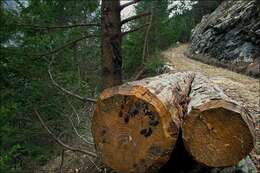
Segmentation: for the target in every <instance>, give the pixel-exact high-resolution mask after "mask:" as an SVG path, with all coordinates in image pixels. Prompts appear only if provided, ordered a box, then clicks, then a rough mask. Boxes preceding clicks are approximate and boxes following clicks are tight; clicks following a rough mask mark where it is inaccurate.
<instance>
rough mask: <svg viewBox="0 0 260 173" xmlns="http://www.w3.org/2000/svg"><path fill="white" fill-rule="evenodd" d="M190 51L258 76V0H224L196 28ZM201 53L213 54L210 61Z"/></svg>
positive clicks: (259, 63)
mask: <svg viewBox="0 0 260 173" xmlns="http://www.w3.org/2000/svg"><path fill="white" fill-rule="evenodd" d="M190 51H191V55H192V56H194V58H196V59H201V60H202V61H206V62H207V61H208V62H211V61H212V62H211V63H216V64H218V65H221V66H225V67H228V68H231V69H232V70H235V71H239V72H243V73H246V74H249V75H253V76H256V77H257V76H258V77H259V76H260V70H259V65H260V5H259V1H258V0H250V1H242V0H239V1H238V0H229V1H224V2H223V3H222V4H221V5H220V6H219V7H218V8H217V9H216V10H215V11H214V12H213V13H211V14H210V15H206V16H204V17H203V19H202V21H201V22H200V23H199V24H198V25H197V26H196V27H195V28H194V30H193V32H192V36H191V47H190ZM196 54H199V55H196ZM200 54H209V55H211V56H212V57H211V58H209V60H210V61H209V60H208V59H202V58H203V56H200Z"/></svg>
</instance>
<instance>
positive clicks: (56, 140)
mask: <svg viewBox="0 0 260 173" xmlns="http://www.w3.org/2000/svg"><path fill="white" fill-rule="evenodd" d="M34 113H35V115H36V116H37V118H38V119H39V121H40V123H41V125H42V127H43V128H44V129H45V130H46V131H47V132H48V134H49V135H50V136H51V137H52V138H53V140H54V141H55V142H56V143H57V144H59V145H60V146H62V147H63V148H66V149H68V150H70V151H74V152H79V153H83V154H86V155H89V156H92V157H97V155H96V154H95V153H93V152H90V151H85V150H81V149H79V148H74V147H71V146H69V145H67V144H65V143H63V142H62V141H61V140H60V139H58V138H57V137H56V136H55V134H54V133H53V132H52V131H51V130H50V129H49V128H48V126H47V125H46V124H45V122H44V121H43V119H42V118H41V115H40V114H39V112H38V111H37V110H36V109H35V110H34Z"/></svg>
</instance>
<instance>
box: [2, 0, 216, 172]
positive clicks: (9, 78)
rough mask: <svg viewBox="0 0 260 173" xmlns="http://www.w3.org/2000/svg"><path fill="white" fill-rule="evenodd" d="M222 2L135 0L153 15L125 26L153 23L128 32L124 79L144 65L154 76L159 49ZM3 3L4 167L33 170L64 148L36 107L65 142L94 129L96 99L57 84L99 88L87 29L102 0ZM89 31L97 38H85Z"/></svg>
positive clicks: (87, 90)
mask: <svg viewBox="0 0 260 173" xmlns="http://www.w3.org/2000/svg"><path fill="white" fill-rule="evenodd" d="M219 3H220V0H215V1H212V0H211V1H202V0H201V1H196V2H195V1H178V3H176V1H172V0H160V1H149V0H144V1H141V2H139V3H138V4H136V5H135V6H134V9H135V13H139V12H143V11H151V12H152V15H151V16H147V17H143V18H140V19H138V20H134V21H131V22H130V23H128V24H127V25H126V26H124V30H131V29H134V28H138V27H139V26H142V25H143V24H145V23H147V22H150V27H149V28H150V29H149V30H148V29H147V27H146V28H143V29H140V30H138V31H136V32H131V33H129V34H127V35H126V36H124V38H123V43H122V49H123V50H122V52H123V65H122V69H123V81H129V80H131V79H133V77H134V76H135V75H136V74H137V73H138V71H139V70H140V69H141V68H144V69H145V73H146V75H147V76H152V75H155V74H156V69H158V68H159V67H161V66H163V65H164V62H163V61H162V60H161V59H160V57H159V53H160V52H161V51H162V50H165V49H167V48H169V47H174V46H175V45H176V43H177V42H188V41H189V37H190V34H191V30H192V29H193V28H194V27H195V26H196V24H197V23H198V22H200V21H201V18H202V16H203V15H205V14H208V13H210V12H212V11H213V10H214V9H215V8H216V7H217V6H218V5H219ZM174 4H175V5H174ZM0 5H1V7H0V8H1V10H0V13H1V14H0V20H1V28H0V35H1V37H0V41H1V44H0V46H1V52H0V80H1V109H0V136H1V140H0V143H1V144H0V145H1V147H0V172H6V171H10V170H12V171H13V172H19V171H22V170H28V171H30V170H33V169H35V167H39V166H42V165H45V164H46V162H47V161H48V160H50V159H52V158H55V157H56V156H57V155H60V154H61V151H62V148H61V147H60V146H58V145H56V143H54V142H53V140H52V139H51V138H50V137H49V135H48V133H47V132H46V131H45V130H44V129H43V128H42V127H41V125H40V123H39V121H38V119H37V117H36V116H35V113H34V110H35V109H37V110H38V111H39V112H40V113H41V115H42V117H43V118H44V120H45V122H46V124H47V125H48V126H49V127H50V129H52V131H53V132H54V133H55V134H56V135H57V136H58V137H59V138H60V139H62V140H63V141H65V142H66V143H69V144H74V143H75V141H76V139H75V138H77V136H76V135H75V128H77V132H79V133H80V134H81V135H82V136H84V138H87V136H88V134H87V133H89V132H90V131H89V129H90V125H89V124H86V122H87V120H88V119H90V118H91V116H90V112H91V110H89V109H91V104H90V103H85V102H82V101H80V100H79V99H77V98H75V97H71V96H69V95H66V94H64V92H62V91H61V90H60V88H57V86H56V84H58V85H60V86H62V87H63V88H66V89H67V90H69V91H73V93H77V95H79V96H84V97H91V98H95V97H96V96H97V95H98V94H99V93H100V91H101V62H100V61H101V60H100V57H101V52H100V44H101V43H100V37H99V34H100V28H99V27H97V26H95V25H93V26H91V27H89V26H84V24H85V23H98V22H99V21H100V15H101V12H100V10H101V9H100V2H99V1H76V0H73V1H63V0H51V1H48V0H45V1H39V0H27V1H19V0H13V1H10V0H1V1H0ZM90 34H92V35H97V37H91V38H86V36H87V35H90ZM146 35H148V37H147V41H146V42H147V44H145V38H146ZM144 46H145V48H144ZM89 140H91V139H89Z"/></svg>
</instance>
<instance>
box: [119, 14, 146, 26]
mask: <svg viewBox="0 0 260 173" xmlns="http://www.w3.org/2000/svg"><path fill="white" fill-rule="evenodd" d="M150 14H151V13H150V12H143V13H140V14H137V15H134V16H131V17H129V18H126V19H124V20H122V21H121V25H123V24H125V23H127V22H130V21H132V20H135V19H138V18H141V17H144V16H148V15H150Z"/></svg>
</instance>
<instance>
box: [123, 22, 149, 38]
mask: <svg viewBox="0 0 260 173" xmlns="http://www.w3.org/2000/svg"><path fill="white" fill-rule="evenodd" d="M148 25H149V24H145V25H142V26H140V27H138V28H135V29H131V30H128V31H125V32H122V33H121V36H125V35H126V34H129V33H132V32H135V31H138V30H140V29H143V28H145V27H146V26H148Z"/></svg>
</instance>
